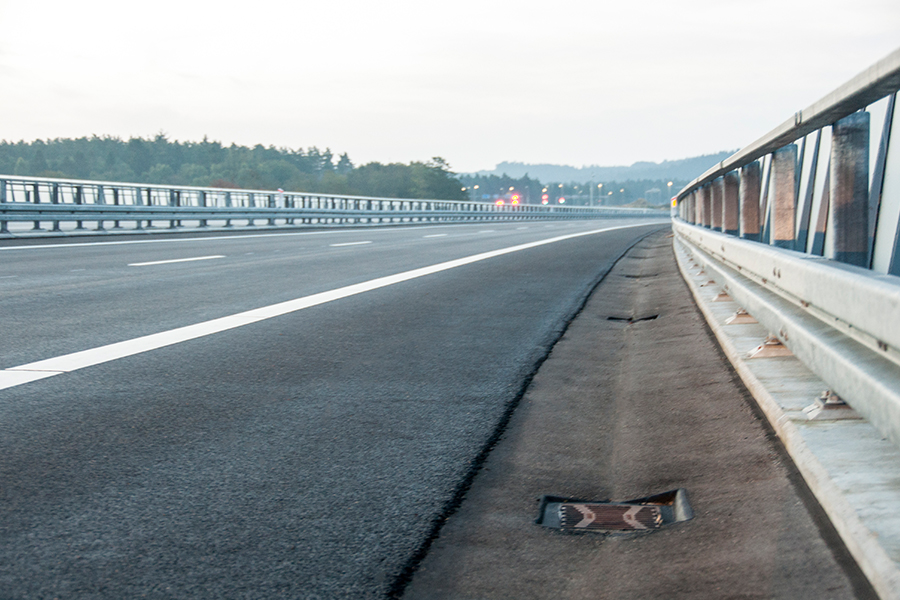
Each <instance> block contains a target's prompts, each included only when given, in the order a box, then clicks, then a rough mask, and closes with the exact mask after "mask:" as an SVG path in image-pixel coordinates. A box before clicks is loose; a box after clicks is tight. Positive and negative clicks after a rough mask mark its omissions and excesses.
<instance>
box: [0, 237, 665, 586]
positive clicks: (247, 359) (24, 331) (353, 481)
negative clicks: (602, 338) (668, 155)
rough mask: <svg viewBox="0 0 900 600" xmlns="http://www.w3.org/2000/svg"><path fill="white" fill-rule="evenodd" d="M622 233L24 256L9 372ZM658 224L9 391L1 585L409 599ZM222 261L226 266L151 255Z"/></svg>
mask: <svg viewBox="0 0 900 600" xmlns="http://www.w3.org/2000/svg"><path fill="white" fill-rule="evenodd" d="M623 224H626V223H613V222H607V221H603V222H599V223H598V222H596V221H594V222H590V223H572V224H562V223H560V224H558V226H556V227H550V228H548V227H545V226H544V224H540V225H537V226H529V228H528V229H520V227H523V225H522V224H514V225H503V226H501V225H492V226H489V227H485V226H484V225H479V226H471V227H470V226H454V227H440V228H402V229H397V230H394V231H384V230H364V231H360V232H348V231H341V232H337V231H335V232H327V233H323V234H316V235H307V236H292V237H291V236H281V237H273V236H261V237H258V238H247V239H237V240H234V239H223V240H218V241H215V240H214V241H207V242H190V241H184V240H183V241H179V242H172V243H168V242H167V243H158V244H121V245H115V246H84V247H68V248H56V249H53V248H50V249H36V248H33V249H30V250H28V251H25V250H8V251H0V257H2V263H0V264H2V268H3V272H2V273H0V276H8V278H7V279H0V286H2V287H0V303H2V304H0V310H2V311H3V312H2V314H3V315H4V319H3V320H2V321H3V324H2V328H3V330H2V338H0V339H3V340H4V344H3V349H2V356H3V364H2V366H3V367H7V368H8V367H10V366H15V365H18V364H21V363H22V362H25V361H27V360H36V359H45V358H50V357H52V356H56V355H58V354H61V353H65V352H72V351H75V350H82V349H85V348H90V347H94V346H96V345H98V344H100V343H110V342H112V341H121V340H122V339H129V338H130V337H135V336H138V335H144V334H146V333H155V332H157V331H162V330H165V329H166V328H170V327H178V326H182V325H187V324H193V323H196V322H199V321H202V320H204V319H210V318H216V317H220V316H223V315H225V314H232V313H233V312H235V311H239V310H248V309H251V308H257V307H259V306H264V305H267V304H271V303H274V302H279V301H285V300H290V299H293V298H297V297H301V296H304V295H308V294H313V293H318V292H322V291H327V290H331V289H334V288H336V287H340V286H344V285H350V284H354V283H360V282H362V281H367V280H370V279H372V278H375V277H382V276H385V275H390V274H394V273H397V272H401V271H404V270H409V269H415V268H419V267H422V266H426V265H430V264H434V263H437V262H441V261H446V260H451V259H454V258H461V257H464V256H469V255H471V254H474V253H478V252H485V251H489V250H497V249H499V248H504V247H509V246H511V245H515V244H521V243H525V242H529V241H537V240H540V239H545V238H547V237H552V236H555V235H560V234H563V233H566V234H568V233H577V232H583V231H589V230H593V229H598V228H603V227H610V226H617V225H623ZM627 224H629V225H632V224H634V222H633V221H630V222H628V223H627ZM658 228H659V226H658V225H657V226H652V225H651V226H643V227H632V228H627V229H616V230H613V231H609V232H606V233H598V234H593V235H586V236H582V237H577V238H573V239H568V240H565V241H560V242H557V243H553V244H547V245H543V246H539V247H535V248H530V249H528V250H523V251H521V252H517V253H514V254H507V255H503V256H498V257H495V258H490V259H487V260H483V261H481V262H477V263H473V264H468V265H465V266H461V267H458V268H454V269H450V270H446V271H441V272H439V273H435V274H432V275H427V276H424V277H420V278H417V279H413V280H409V281H405V282H402V283H397V284H395V285H391V286H387V287H382V288H379V289H375V290H372V291H369V292H366V293H362V294H357V295H354V296H350V297H347V298H343V299H341V300H336V301H334V302H329V303H327V304H321V305H318V306H313V307H311V308H307V309H305V310H300V311H297V312H291V313H288V314H283V315H281V316H277V317H274V318H271V319H267V320H264V321H259V322H256V323H252V324H248V325H245V326H243V327H239V328H236V329H232V330H229V331H224V332H221V333H217V334H214V335H210V336H205V337H200V338H197V339H194V340H190V341H186V342H183V343H179V344H176V345H172V346H167V347H164V348H161V349H158V350H154V351H152V352H146V353H142V354H137V355H133V356H129V357H126V358H122V359H119V360H114V361H111V362H105V363H102V364H98V365H96V366H92V367H89V368H85V369H81V370H78V371H74V372H72V373H66V374H62V375H58V376H55V377H51V378H48V379H44V380H41V381H35V382H32V383H28V384H25V385H21V386H17V387H13V388H9V389H6V390H2V391H0V445H2V448H0V457H2V458H0V481H2V482H3V485H2V487H0V510H2V518H0V589H2V590H4V592H5V593H6V594H8V595H10V596H12V597H17V598H32V597H34V598H43V597H59V598H87V597H90V598H122V597H140V596H147V597H159V598H187V597H228V598H243V597H246V598H259V597H289V598H310V599H312V598H316V597H318V598H379V597H384V595H385V594H386V593H387V591H388V590H389V589H390V587H391V585H392V584H393V581H394V578H395V577H396V576H397V575H398V574H399V573H400V571H401V570H402V569H403V568H404V566H405V565H406V564H407V561H408V560H409V559H410V557H411V556H412V555H413V554H414V552H415V551H416V549H417V548H418V547H419V546H420V545H421V544H422V542H423V540H424V539H425V538H426V537H427V536H428V535H429V533H430V531H431V529H432V523H433V521H434V520H435V519H439V518H440V517H441V515H442V514H443V512H444V510H445V506H446V504H447V502H448V501H450V500H451V499H452V498H453V496H454V494H455V491H456V489H457V486H458V485H459V483H460V481H462V480H463V478H464V477H465V476H466V475H467V474H468V472H469V470H470V464H471V461H472V460H473V459H474V458H475V457H476V456H477V455H478V453H479V451H480V450H481V449H482V448H483V447H484V445H485V443H486V442H487V440H488V439H489V438H490V436H491V435H492V433H493V432H494V430H495V428H496V425H497V423H498V421H499V420H500V419H501V417H502V415H503V414H504V411H505V410H506V409H507V407H508V406H509V405H510V403H511V402H512V401H514V399H515V398H516V397H517V396H518V394H519V393H520V391H521V389H522V386H523V382H524V381H526V380H527V378H528V377H529V375H530V374H531V373H532V372H533V371H534V369H535V366H536V365H537V363H538V362H539V361H540V360H541V358H542V357H543V356H545V354H546V352H547V350H548V349H549V347H550V345H551V344H552V343H553V341H554V340H555V339H556V338H557V337H558V335H559V333H560V332H561V331H562V329H563V328H564V326H565V323H566V322H567V320H568V319H569V318H570V317H571V316H572V315H573V313H574V311H575V310H577V308H578V306H580V304H581V302H582V301H583V298H584V297H585V295H586V294H587V293H588V292H589V290H590V289H591V288H592V287H593V285H594V284H595V282H596V281H597V280H598V279H599V278H600V277H601V276H602V274H603V273H605V272H606V270H607V269H608V268H609V267H610V266H611V265H612V263H613V261H614V260H615V259H616V257H618V256H619V255H621V253H622V252H623V251H624V250H625V249H626V248H627V247H628V246H630V245H631V244H632V243H634V242H635V241H636V240H638V239H640V238H641V237H642V236H643V235H645V234H646V233H648V232H650V231H652V230H655V229H658ZM487 230H494V231H493V232H487ZM443 234H446V235H443ZM426 235H442V236H443V237H429V238H426V237H425V236H426ZM363 241H369V242H371V243H369V244H355V245H350V246H333V245H332V244H346V243H355V242H363ZM4 252H7V253H8V254H6V253H4ZM251 252H252V254H250V253H251ZM16 253H17V254H16ZM31 253H33V254H31ZM42 254H43V256H41V255H42ZM12 255H15V256H16V259H15V260H10V259H9V258H8V257H9V256H12ZM214 255H223V256H225V258H221V259H207V260H200V261H191V262H180V263H169V264H161V265H155V266H146V267H128V266H127V265H128V264H129V263H133V262H154V261H160V260H173V259H183V258H189V257H200V256H214ZM48 257H49V260H47V258H48ZM78 268H84V269H85V271H84V272H82V271H73V269H78ZM157 268H160V269H165V271H164V272H160V271H154V270H155V269H157ZM88 269H90V270H91V272H90V275H79V273H88ZM132 273H137V274H135V275H133V274H132ZM81 278H84V279H81ZM17 280H18V281H17ZM29 287H31V288H32V289H33V291H31V292H29V290H28V288H29ZM7 311H10V312H7ZM7 315H12V316H11V319H12V320H14V323H13V324H10V323H9V322H8V320H7ZM57 317H59V318H60V319H62V323H54V322H52V320H53V319H55V318H57ZM35 321H38V322H35ZM45 335H49V337H50V339H49V340H45V339H44V336H45ZM11 336H13V337H11ZM8 340H13V341H12V342H9V341H8Z"/></svg>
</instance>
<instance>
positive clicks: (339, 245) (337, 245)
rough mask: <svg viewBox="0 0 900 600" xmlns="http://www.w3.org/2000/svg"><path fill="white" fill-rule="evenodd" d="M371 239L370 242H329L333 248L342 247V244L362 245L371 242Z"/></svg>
mask: <svg viewBox="0 0 900 600" xmlns="http://www.w3.org/2000/svg"><path fill="white" fill-rule="evenodd" d="M371 243H372V242H371V241H368V242H344V243H343V244H328V245H329V246H330V247H332V248H340V247H341V246H362V245H363V244H371Z"/></svg>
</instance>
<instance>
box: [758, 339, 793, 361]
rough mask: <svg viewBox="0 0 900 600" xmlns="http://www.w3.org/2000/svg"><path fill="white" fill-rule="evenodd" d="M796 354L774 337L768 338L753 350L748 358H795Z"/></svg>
mask: <svg viewBox="0 0 900 600" xmlns="http://www.w3.org/2000/svg"><path fill="white" fill-rule="evenodd" d="M793 355H794V353H793V352H791V351H790V350H788V347H787V346H785V345H784V344H782V343H781V340H779V339H778V338H777V337H775V336H774V335H770V336H768V337H767V338H766V341H765V342H763V343H762V344H760V345H759V346H757V347H756V348H755V349H753V350H751V351H750V352H749V353H748V354H747V358H775V357H777V356H793Z"/></svg>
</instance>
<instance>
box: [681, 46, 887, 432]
mask: <svg viewBox="0 0 900 600" xmlns="http://www.w3.org/2000/svg"><path fill="white" fill-rule="evenodd" d="M898 89H900V50H897V51H895V52H893V53H892V54H890V55H889V56H887V57H886V58H884V59H883V60H881V61H880V62H878V63H877V64H876V65H874V66H873V67H871V68H870V69H868V70H866V71H865V72H863V73H861V74H860V75H858V76H857V77H855V78H854V79H852V80H851V81H849V82H848V83H846V84H845V85H843V86H841V87H840V88H838V89H837V90H835V91H834V92H832V93H831V94H829V95H828V96H826V97H825V98H823V99H822V100H820V101H819V102H816V103H815V104H813V105H812V106H810V107H808V108H806V109H804V110H802V111H798V112H797V113H796V114H795V115H794V117H793V118H792V119H790V120H788V121H787V122H785V123H783V124H782V125H781V126H780V127H777V128H776V129H774V130H772V131H771V132H770V133H768V134H767V135H765V136H763V137H762V138H760V139H759V140H757V141H756V142H755V143H753V144H751V145H750V146H748V147H746V148H744V149H742V150H740V151H739V152H737V153H736V154H734V155H733V156H731V157H730V158H728V159H727V160H725V161H722V162H721V163H719V164H718V165H716V166H715V167H713V168H712V169H710V170H709V171H707V172H706V173H704V174H703V175H702V176H700V177H698V178H697V179H696V180H694V181H693V182H691V183H690V184H689V185H688V186H687V187H685V188H684V189H683V190H681V192H679V194H678V197H677V206H676V208H675V223H674V225H673V227H674V230H675V233H676V240H677V243H678V244H679V245H681V247H682V248H683V249H684V250H686V251H687V252H689V253H690V254H691V255H692V256H693V257H694V259H695V260H696V261H698V262H699V263H700V264H701V265H702V267H703V269H704V270H705V271H706V272H707V274H709V275H710V276H711V278H712V279H714V280H715V281H716V283H718V284H719V285H721V286H723V287H724V288H725V289H726V290H727V292H728V294H729V295H730V296H731V297H732V298H733V299H734V300H735V301H736V302H738V303H739V304H740V305H741V306H742V307H743V308H745V309H746V310H747V311H748V312H750V313H751V314H752V315H753V316H754V317H755V318H756V319H757V320H758V321H759V322H760V323H761V324H763V325H764V326H765V327H766V328H767V329H768V330H769V331H770V332H771V333H772V334H773V335H776V336H777V337H778V338H779V340H780V341H781V342H782V343H783V344H784V345H785V346H787V347H788V349H790V350H791V351H792V352H793V353H794V354H795V355H796V356H797V358H798V359H800V360H801V361H802V362H803V363H804V364H805V365H806V366H807V367H808V368H809V369H810V370H811V371H813V372H814V373H815V374H816V375H817V376H819V377H820V378H821V379H822V380H823V381H825V382H826V383H827V384H828V386H830V388H831V389H832V390H833V391H834V392H835V393H837V394H839V395H840V397H841V398H842V399H843V400H845V401H846V402H847V403H848V404H850V405H851V406H852V407H853V408H854V409H856V410H857V412H859V413H860V414H861V415H862V416H864V417H865V418H866V419H867V420H868V421H869V422H870V423H872V424H873V425H874V426H875V427H877V428H878V429H879V431H880V432H881V433H882V434H883V435H885V436H886V437H888V438H889V439H891V440H892V441H893V442H894V443H895V444H897V445H900V277H898V275H900V135H898V134H897V133H896V132H897V130H898V129H900V122H898V121H900V111H897V110H895V104H896V100H897V91H898Z"/></svg>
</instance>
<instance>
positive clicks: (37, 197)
mask: <svg viewBox="0 0 900 600" xmlns="http://www.w3.org/2000/svg"><path fill="white" fill-rule="evenodd" d="M33 189H34V192H33V193H32V202H34V203H35V204H40V203H41V190H40V186H39V184H37V183H35V184H33ZM31 230H32V231H44V230H43V229H41V222H40V221H35V222H34V227H32V228H31Z"/></svg>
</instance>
